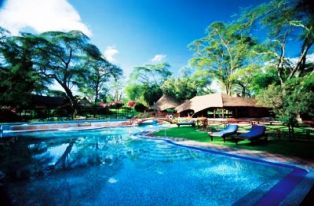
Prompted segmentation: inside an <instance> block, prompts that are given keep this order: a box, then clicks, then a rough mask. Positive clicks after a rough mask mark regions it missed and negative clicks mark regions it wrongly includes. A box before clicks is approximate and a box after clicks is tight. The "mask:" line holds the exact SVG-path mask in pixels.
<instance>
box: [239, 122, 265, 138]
mask: <svg viewBox="0 0 314 206" xmlns="http://www.w3.org/2000/svg"><path fill="white" fill-rule="evenodd" d="M265 131H266V127H265V126H261V125H256V124H254V125H252V127H251V129H250V131H248V132H247V133H243V134H240V135H239V136H238V137H237V140H236V143H238V141H239V140H241V139H247V140H250V141H255V140H259V139H261V138H262V137H265V138H266V140H267V137H266V135H265Z"/></svg>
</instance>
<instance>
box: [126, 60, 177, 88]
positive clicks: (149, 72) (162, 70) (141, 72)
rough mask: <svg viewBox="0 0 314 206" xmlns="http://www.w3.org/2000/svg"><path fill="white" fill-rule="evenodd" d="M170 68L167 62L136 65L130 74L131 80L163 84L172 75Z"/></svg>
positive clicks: (141, 82) (149, 83) (148, 83)
mask: <svg viewBox="0 0 314 206" xmlns="http://www.w3.org/2000/svg"><path fill="white" fill-rule="evenodd" d="M169 68H170V65H169V64H167V63H160V64H147V65H144V66H140V67H135V68H134V69H133V71H132V73H131V74H130V81H131V82H135V83H140V84H145V85H151V84H161V83H162V82H163V81H165V80H166V79H167V78H168V77H169V76H170V75H171V72H170V71H169Z"/></svg>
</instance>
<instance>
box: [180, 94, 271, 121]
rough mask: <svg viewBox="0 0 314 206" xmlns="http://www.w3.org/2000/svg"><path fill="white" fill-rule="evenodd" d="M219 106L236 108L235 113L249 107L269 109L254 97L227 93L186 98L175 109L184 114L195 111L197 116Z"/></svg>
mask: <svg viewBox="0 0 314 206" xmlns="http://www.w3.org/2000/svg"><path fill="white" fill-rule="evenodd" d="M219 108H220V109H229V110H234V111H235V113H239V112H238V111H239V109H248V108H251V109H252V108H255V111H257V110H267V108H265V107H263V106H261V105H258V104H257V103H256V101H255V100H254V99H251V98H242V97H232V96H229V95H226V94H208V95H203V96H196V97H193V98H192V99H190V100H186V101H185V102H184V103H183V104H181V105H179V106H177V107H176V108H175V109H176V111H177V112H178V113H180V114H181V113H182V114H183V113H185V112H187V111H193V112H194V115H193V116H197V115H198V114H199V113H204V111H208V110H210V109H212V110H213V109H219ZM235 109H236V110H235ZM240 112H241V111H240ZM265 115H266V114H265ZM241 116H242V115H241Z"/></svg>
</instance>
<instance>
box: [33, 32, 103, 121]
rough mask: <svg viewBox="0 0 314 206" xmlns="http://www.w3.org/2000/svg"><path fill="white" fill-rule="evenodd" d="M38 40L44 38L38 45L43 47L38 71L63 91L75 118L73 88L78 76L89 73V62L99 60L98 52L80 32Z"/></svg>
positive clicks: (55, 34)
mask: <svg viewBox="0 0 314 206" xmlns="http://www.w3.org/2000/svg"><path fill="white" fill-rule="evenodd" d="M39 38H41V39H43V41H42V42H41V44H43V45H44V47H45V48H44V49H43V50H42V53H41V54H40V57H41V61H40V63H39V64H38V71H39V72H40V74H41V75H42V76H44V77H45V78H49V79H52V80H55V81H56V82H57V83H58V84H59V85H60V86H61V87H62V88H63V89H64V91H65V93H66V95H67V98H68V99H69V102H70V104H71V107H72V116H73V117H74V116H75V115H76V113H77V109H78V103H77V100H76V98H75V96H74V95H73V88H75V87H77V86H78V85H79V77H83V76H84V75H86V74H88V73H89V70H88V68H87V66H88V63H89V59H90V58H94V59H99V58H100V55H101V52H100V51H99V50H98V48H97V47H96V46H95V45H92V44H90V43H89V38H88V37H87V36H86V35H85V34H83V33H82V32H80V31H70V32H59V31H50V32H45V33H42V34H40V36H39Z"/></svg>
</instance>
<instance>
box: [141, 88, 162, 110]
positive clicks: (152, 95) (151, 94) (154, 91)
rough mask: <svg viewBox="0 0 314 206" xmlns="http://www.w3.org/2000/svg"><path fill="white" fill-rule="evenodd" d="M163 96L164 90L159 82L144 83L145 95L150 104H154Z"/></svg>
mask: <svg viewBox="0 0 314 206" xmlns="http://www.w3.org/2000/svg"><path fill="white" fill-rule="evenodd" d="M161 96H162V90H161V89H160V86H159V85H157V84H153V85H144V93H143V97H144V99H145V101H146V102H147V103H148V105H150V106H151V105H153V104H154V103H156V102H157V100H158V99H159V98H160V97H161Z"/></svg>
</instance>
